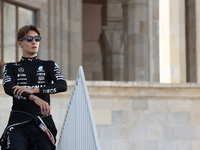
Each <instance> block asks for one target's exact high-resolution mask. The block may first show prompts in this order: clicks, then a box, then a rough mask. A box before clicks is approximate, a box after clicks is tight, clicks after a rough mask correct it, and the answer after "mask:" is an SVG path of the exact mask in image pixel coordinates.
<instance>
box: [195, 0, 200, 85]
mask: <svg viewBox="0 0 200 150" xmlns="http://www.w3.org/2000/svg"><path fill="white" fill-rule="evenodd" d="M195 5H196V6H195V9H196V61H197V83H200V42H199V41H200V1H199V0H195Z"/></svg>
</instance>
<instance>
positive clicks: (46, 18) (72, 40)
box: [0, 0, 200, 83]
mask: <svg viewBox="0 0 200 150" xmlns="http://www.w3.org/2000/svg"><path fill="white" fill-rule="evenodd" d="M0 2H1V8H0V9H1V11H0V12H1V16H0V20H1V24H0V29H1V30H0V34H1V36H0V46H1V53H0V64H1V68H2V66H3V65H4V64H5V63H6V62H9V61H18V60H19V59H20V58H21V50H20V49H19V48H18V46H17V45H16V42H15V39H16V38H15V37H16V31H17V30H18V28H20V27H21V26H23V25H24V24H31V23H33V24H37V25H38V26H39V27H40V28H41V29H42V41H41V47H40V51H39V57H40V58H41V59H53V60H55V61H56V62H57V64H58V65H59V66H60V68H61V70H62V72H63V73H64V75H65V76H66V77H67V79H70V80H71V79H75V77H76V72H77V69H78V66H80V65H82V66H83V68H84V70H85V74H86V79H87V80H110V81H145V82H160V83H185V82H199V81H200V62H199V61H198V60H199V59H198V57H199V56H200V54H199V52H198V49H199V44H198V42H197V40H198V39H199V38H200V37H199V36H200V33H199V30H200V29H199V22H198V20H199V19H198V18H199V15H198V8H199V6H200V4H199V1H198V0H163V1H161V0H160V1H159V0H28V1H25V0H1V1H0ZM1 70H2V69H1ZM1 74H2V73H1Z"/></svg>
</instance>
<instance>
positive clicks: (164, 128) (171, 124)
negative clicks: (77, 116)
mask: <svg viewBox="0 0 200 150" xmlns="http://www.w3.org/2000/svg"><path fill="white" fill-rule="evenodd" d="M67 82H68V91H67V92H64V93H60V94H56V95H52V96H51V109H52V115H53V118H54V120H55V123H56V126H57V128H58V137H59V135H60V131H61V127H62V124H63V119H64V116H65V113H66V110H67V106H68V103H69V99H70V95H71V93H72V89H73V85H74V81H67ZM87 86H88V91H89V95H90V101H91V106H92V111H93V115H94V119H95V124H96V128H97V134H98V138H99V142H100V147H101V150H122V149H123V150H133V149H136V150H147V149H153V150H177V149H178V150H188V149H189V150H199V148H200V147H199V146H200V145H199V143H200V128H199V126H200V120H199V117H200V109H199V105H200V92H199V88H200V86H199V85H198V84H153V83H139V82H110V81H104V82H103V81H88V82H87ZM0 91H1V92H0V103H1V105H0V132H1V133H2V131H3V129H4V127H5V126H6V123H7V120H8V116H9V111H10V107H11V103H12V99H11V98H10V97H9V96H6V95H5V94H4V92H3V89H2V85H1V86H0Z"/></svg>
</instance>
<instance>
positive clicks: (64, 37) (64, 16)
mask: <svg viewBox="0 0 200 150" xmlns="http://www.w3.org/2000/svg"><path fill="white" fill-rule="evenodd" d="M68 22H69V20H68V0H61V31H62V32H61V33H60V34H61V57H60V58H61V66H60V69H61V71H62V73H63V75H64V76H65V77H66V79H68V74H69V71H68V70H69V68H68V67H69V49H68V45H69V44H68V42H69V40H68V39H69V38H68Z"/></svg>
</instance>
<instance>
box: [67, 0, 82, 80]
mask: <svg viewBox="0 0 200 150" xmlns="http://www.w3.org/2000/svg"><path fill="white" fill-rule="evenodd" d="M68 2H69V3H68V6H69V14H68V15H69V45H68V47H66V48H68V49H69V60H68V61H69V75H68V79H69V80H74V79H76V76H77V72H78V68H79V66H80V65H82V0H69V1H68ZM66 61H67V60H66Z"/></svg>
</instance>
